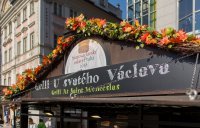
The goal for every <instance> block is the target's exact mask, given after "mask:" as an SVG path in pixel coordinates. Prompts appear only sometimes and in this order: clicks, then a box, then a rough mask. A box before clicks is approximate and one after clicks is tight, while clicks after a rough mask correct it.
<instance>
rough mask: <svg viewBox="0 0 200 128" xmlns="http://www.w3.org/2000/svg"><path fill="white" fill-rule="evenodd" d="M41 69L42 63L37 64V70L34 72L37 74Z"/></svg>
mask: <svg viewBox="0 0 200 128" xmlns="http://www.w3.org/2000/svg"><path fill="white" fill-rule="evenodd" d="M41 69H42V66H41V65H39V66H37V67H36V68H35V70H34V73H35V74H36V75H37V74H38V73H39V72H40V71H41Z"/></svg>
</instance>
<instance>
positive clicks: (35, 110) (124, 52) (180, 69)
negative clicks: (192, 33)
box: [10, 16, 200, 128]
mask: <svg viewBox="0 0 200 128" xmlns="http://www.w3.org/2000/svg"><path fill="white" fill-rule="evenodd" d="M80 19H81V20H80ZM84 21H85V20H83V19H82V17H81V16H79V17H77V18H75V19H72V18H70V19H68V20H67V21H66V24H67V27H69V28H70V29H72V30H77V32H75V33H74V31H73V32H69V33H66V35H65V36H64V37H62V38H61V39H59V40H58V46H57V47H56V49H55V50H53V52H52V53H51V54H50V55H49V56H47V57H44V60H43V65H42V66H38V67H37V68H35V69H34V70H26V71H25V72H24V73H23V75H22V76H20V77H19V81H18V83H17V84H16V85H17V87H19V88H18V89H19V90H20V91H19V92H17V93H16V92H15V93H14V94H12V95H11V97H10V98H11V99H12V100H11V103H12V104H14V105H16V108H18V110H20V112H19V113H20V114H19V115H20V118H17V119H16V118H15V119H14V120H15V124H14V126H15V127H16V126H17V127H21V128H28V127H30V125H33V124H36V125H41V124H45V125H46V127H51V128H183V127H184V128H196V127H200V123H199V122H200V118H199V117H200V109H199V107H200V102H199V98H198V90H199V87H198V84H199V73H200V72H199V71H200V65H199V52H198V51H199V47H200V46H199V45H197V44H196V43H195V45H194V46H193V45H191V43H192V42H193V43H194V42H195V41H196V42H198V41H199V40H198V39H196V38H194V37H190V38H189V37H187V38H188V39H187V40H189V39H190V40H191V39H193V38H194V39H193V40H192V41H190V42H189V43H188V44H190V45H188V44H187V43H186V44H184V43H183V44H181V43H180V42H179V41H183V42H184V41H185V40H186V39H184V40H183V39H182V38H183V37H184V38H185V36H186V35H185V34H184V33H181V32H177V33H176V31H175V30H173V31H171V29H170V32H171V33H169V31H167V32H168V34H172V35H173V34H177V35H176V36H175V35H174V36H171V37H170V36H169V37H168V36H167V38H169V39H170V41H171V42H170V41H169V42H167V41H168V40H167V41H166V37H165V35H166V33H161V34H160V35H159V34H158V32H155V31H151V32H150V31H148V30H147V28H145V26H138V24H135V26H132V27H131V25H130V24H128V23H126V25H124V24H125V23H121V24H120V25H121V26H120V25H116V24H111V23H107V24H106V23H104V22H105V21H104V20H99V19H92V20H89V21H85V22H84ZM102 24H103V25H102ZM85 25H86V26H85ZM87 25H88V26H87ZM89 25H91V26H92V27H91V26H89ZM95 25H96V26H95ZM77 26H79V28H77ZM107 27H109V29H108V28H107ZM93 28H96V29H97V30H98V31H96V30H93ZM144 28H145V29H144ZM83 29H84V30H83ZM132 29H133V30H134V31H133V30H132ZM89 30H90V31H92V32H91V33H92V34H93V35H91V33H89V32H88V31H89ZM129 30H130V32H131V31H132V33H129ZM137 31H138V34H136V32H137ZM81 32H83V34H81ZM104 32H105V33H104ZM95 33H96V34H95ZM97 33H98V34H97ZM150 33H151V34H152V35H151V34H150ZM132 34H133V35H134V37H132V36H133V35H132ZM180 34H182V35H181V36H180ZM138 35H140V36H138ZM136 36H138V37H136ZM162 36H163V37H162ZM179 36H180V37H179ZM111 37H112V38H111ZM161 37H162V38H161ZM154 38H155V39H154ZM172 39H173V40H172ZM142 41H143V43H142ZM155 41H157V43H158V41H160V42H161V43H160V42H159V43H158V44H157V45H156V46H155ZM172 41H173V42H172ZM175 42H176V43H177V44H176V43H175ZM178 42H179V43H178ZM145 43H146V44H145ZM138 45H139V46H138ZM143 45H150V46H145V47H144V46H143ZM164 45H166V46H164ZM138 47H140V48H141V49H139V50H138ZM143 47H144V48H143ZM167 48H168V49H167ZM183 51H184V52H183ZM24 81H25V82H24ZM30 81H31V82H30ZM24 86H26V87H24ZM23 87H24V88H23ZM15 88H16V86H15ZM41 122H43V123H41ZM17 123H18V124H17Z"/></svg>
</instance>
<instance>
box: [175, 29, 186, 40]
mask: <svg viewBox="0 0 200 128" xmlns="http://www.w3.org/2000/svg"><path fill="white" fill-rule="evenodd" d="M177 36H178V37H179V38H180V40H182V41H186V40H187V38H188V36H187V34H186V33H185V32H184V31H183V30H179V31H178V32H177Z"/></svg>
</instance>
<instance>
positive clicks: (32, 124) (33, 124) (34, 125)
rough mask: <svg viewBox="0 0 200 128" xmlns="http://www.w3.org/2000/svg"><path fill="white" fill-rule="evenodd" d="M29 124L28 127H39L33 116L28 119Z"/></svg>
mask: <svg viewBox="0 0 200 128" xmlns="http://www.w3.org/2000/svg"><path fill="white" fill-rule="evenodd" d="M28 123H29V126H28V128H37V125H36V124H35V123H34V122H33V119H32V118H29V119H28Z"/></svg>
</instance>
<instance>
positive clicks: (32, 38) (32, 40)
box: [30, 32, 35, 49]
mask: <svg viewBox="0 0 200 128" xmlns="http://www.w3.org/2000/svg"><path fill="white" fill-rule="evenodd" d="M34 38H35V37H34V32H33V33H31V34H30V49H32V48H33V47H34V41H35V39H34Z"/></svg>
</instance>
